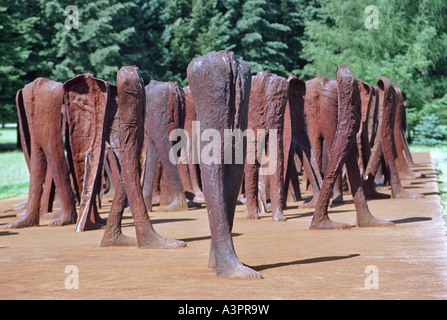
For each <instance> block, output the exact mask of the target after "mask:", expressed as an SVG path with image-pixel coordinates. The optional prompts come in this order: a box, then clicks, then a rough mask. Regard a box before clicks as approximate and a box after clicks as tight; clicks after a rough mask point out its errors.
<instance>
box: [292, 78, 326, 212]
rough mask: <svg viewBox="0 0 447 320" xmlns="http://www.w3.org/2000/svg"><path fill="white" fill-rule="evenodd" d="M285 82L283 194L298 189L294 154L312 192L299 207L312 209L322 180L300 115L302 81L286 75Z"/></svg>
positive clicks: (302, 92)
mask: <svg viewBox="0 0 447 320" xmlns="http://www.w3.org/2000/svg"><path fill="white" fill-rule="evenodd" d="M287 81H288V82H289V98H288V100H287V104H286V110H285V114H284V169H285V172H286V173H285V179H284V181H285V182H284V187H285V194H287V190H288V187H289V186H292V187H293V189H294V192H293V193H294V194H295V195H297V194H299V192H300V190H299V182H298V176H297V172H298V169H300V168H298V165H297V164H296V162H295V161H294V158H295V156H298V158H299V160H300V162H301V164H300V166H302V167H303V169H304V173H305V178H306V180H308V181H309V183H310V188H311V191H312V198H311V199H308V200H309V201H305V202H304V203H302V204H300V206H299V207H300V208H313V207H315V206H316V203H317V199H318V195H319V194H320V185H321V183H322V182H323V179H322V177H321V173H320V170H319V168H318V163H317V161H316V158H315V154H314V153H313V150H312V147H311V144H310V140H309V135H308V133H307V129H306V121H305V118H304V99H305V96H306V83H305V82H304V81H302V80H300V79H298V78H297V77H295V76H289V78H288V79H287ZM289 181H290V182H291V183H289ZM284 200H286V199H284Z"/></svg>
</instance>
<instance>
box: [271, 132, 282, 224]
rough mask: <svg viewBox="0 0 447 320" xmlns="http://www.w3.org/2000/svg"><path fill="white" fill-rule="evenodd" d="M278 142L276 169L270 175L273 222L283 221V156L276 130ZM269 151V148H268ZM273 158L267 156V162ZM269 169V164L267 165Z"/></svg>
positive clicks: (280, 138) (280, 140)
mask: <svg viewBox="0 0 447 320" xmlns="http://www.w3.org/2000/svg"><path fill="white" fill-rule="evenodd" d="M277 138H278V141H277V143H276V150H273V151H274V152H276V168H275V170H274V171H275V172H272V174H270V190H271V192H270V199H271V207H272V219H273V220H275V221H285V220H286V217H284V214H283V203H284V202H283V200H284V197H285V194H284V189H285V188H284V154H283V146H282V145H283V134H282V132H281V130H278V137H277ZM269 149H270V148H269ZM273 158H275V157H273V156H272V155H269V161H272V159H273ZM269 167H270V164H269Z"/></svg>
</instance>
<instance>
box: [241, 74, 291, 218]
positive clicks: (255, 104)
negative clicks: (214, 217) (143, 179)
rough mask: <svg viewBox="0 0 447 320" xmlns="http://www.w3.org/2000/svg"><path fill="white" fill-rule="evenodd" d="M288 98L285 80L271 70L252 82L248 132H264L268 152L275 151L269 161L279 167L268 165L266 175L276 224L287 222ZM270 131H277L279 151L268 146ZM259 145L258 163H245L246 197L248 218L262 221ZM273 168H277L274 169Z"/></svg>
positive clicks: (256, 160)
mask: <svg viewBox="0 0 447 320" xmlns="http://www.w3.org/2000/svg"><path fill="white" fill-rule="evenodd" d="M287 99H288V82H287V80H286V79H285V78H283V77H279V76H277V75H276V74H273V73H271V72H269V71H263V72H259V73H258V74H257V75H256V76H253V77H252V80H251V92H250V105H249V114H248V129H249V130H251V131H252V132H253V133H254V135H255V136H257V131H258V130H259V129H262V130H265V144H264V145H265V149H266V150H268V152H270V151H273V152H275V153H276V156H274V155H270V154H268V152H266V153H267V156H268V158H269V161H272V160H273V158H276V164H275V163H274V164H273V165H272V164H268V165H269V171H272V172H268V173H267V172H266V173H267V174H266V175H264V178H265V179H269V182H270V188H271V189H272V190H274V191H273V192H271V193H270V198H271V209H272V218H273V220H275V221H284V220H286V218H285V217H284V215H283V202H284V194H285V193H284V152H283V130H284V110H285V107H286V103H287ZM270 130H276V132H277V133H276V136H277V137H276V141H272V142H276V149H275V150H271V149H270V147H269V144H270V143H272V142H271V141H270V139H274V138H270V136H269V132H270ZM257 143H260V141H257ZM262 151H263V150H260V149H259V147H258V146H256V152H255V153H254V155H255V159H254V160H255V161H253V162H252V163H249V161H246V162H245V168H244V172H245V196H246V205H247V210H248V213H247V218H249V219H259V214H258V177H259V169H260V167H261V163H260V162H259V161H258V160H259V159H258V158H259V152H262ZM272 166H274V168H272Z"/></svg>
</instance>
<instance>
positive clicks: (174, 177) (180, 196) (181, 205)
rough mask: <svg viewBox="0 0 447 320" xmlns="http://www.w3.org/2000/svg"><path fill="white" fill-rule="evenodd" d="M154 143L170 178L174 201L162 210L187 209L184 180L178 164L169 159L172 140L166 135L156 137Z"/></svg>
mask: <svg viewBox="0 0 447 320" xmlns="http://www.w3.org/2000/svg"><path fill="white" fill-rule="evenodd" d="M154 144H155V146H156V148H157V152H158V154H159V156H160V159H161V162H162V164H163V170H164V171H165V172H166V177H167V178H168V183H169V189H170V191H171V194H172V202H171V203H170V204H169V205H168V206H166V207H163V208H161V210H162V211H177V210H187V209H188V203H187V202H186V197H185V193H184V191H183V186H182V180H181V178H180V175H179V171H178V168H177V165H176V164H173V163H171V161H170V160H169V150H170V148H171V146H172V145H171V142H170V141H169V140H167V139H165V135H160V136H159V137H157V136H155V137H154Z"/></svg>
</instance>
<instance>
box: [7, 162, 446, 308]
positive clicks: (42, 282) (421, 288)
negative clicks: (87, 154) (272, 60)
mask: <svg viewBox="0 0 447 320" xmlns="http://www.w3.org/2000/svg"><path fill="white" fill-rule="evenodd" d="M414 157H415V161H416V164H415V165H414V166H413V169H414V170H416V171H419V172H423V173H425V174H427V177H426V178H422V179H418V180H411V181H406V182H405V185H406V188H408V189H410V190H412V191H416V192H419V193H423V194H425V196H426V197H425V198H424V199H413V200H399V199H384V200H371V201H369V202H368V205H369V207H370V210H371V212H372V213H373V214H374V215H375V216H376V217H379V218H383V219H388V220H392V221H394V222H395V224H396V225H395V226H394V227H384V228H357V227H353V228H351V229H349V230H325V231H323V230H316V231H315V230H308V229H307V228H306V227H307V224H308V223H309V221H310V219H311V215H312V213H313V211H312V210H310V209H297V204H299V203H300V202H298V203H291V204H290V208H289V209H287V210H286V211H285V216H286V217H287V219H288V220H287V221H286V222H274V221H272V220H271V216H270V215H268V214H264V215H262V217H261V219H260V220H258V221H252V220H246V219H245V214H244V209H245V207H244V206H243V205H239V206H238V207H237V212H236V217H235V226H234V230H233V234H234V243H235V247H236V252H237V254H238V256H239V258H240V259H241V261H243V262H244V263H245V264H248V265H250V266H252V267H253V268H254V269H256V270H258V271H260V272H261V273H262V275H263V277H264V279H259V280H241V279H227V278H220V277H217V276H216V275H215V273H214V271H212V270H210V269H208V268H207V261H208V251H209V245H210V232H209V227H208V219H207V215H206V209H204V208H201V209H191V210H189V211H185V212H174V213H162V212H152V213H151V218H152V220H153V223H154V227H155V229H156V230H157V231H158V232H159V233H161V234H162V235H165V236H169V237H173V238H177V239H182V240H185V241H186V242H187V245H188V246H187V247H186V248H182V249H176V250H154V249H146V250H144V249H137V248H136V247H132V248H128V247H126V248H101V247H99V242H100V239H101V237H102V234H103V230H97V231H88V232H83V233H76V232H74V227H73V226H65V227H60V228H51V227H48V226H47V224H48V222H49V221H50V220H42V221H41V226H40V227H33V228H28V229H0V299H446V298H447V248H446V230H445V226H444V222H443V219H442V213H441V205H440V199H439V196H438V189H437V177H436V176H435V174H434V168H433V164H432V163H431V160H430V157H429V154H427V153H419V154H415V155H414ZM380 192H382V193H388V194H389V189H388V188H385V189H381V190H380ZM345 199H346V200H347V203H346V204H344V205H342V206H337V207H331V208H330V211H329V212H330V217H331V218H332V219H334V220H336V221H340V222H348V223H351V224H353V225H354V224H355V210H354V205H353V204H352V200H351V199H352V198H351V197H350V196H349V195H346V196H345ZM24 200H26V197H21V198H15V199H9V200H3V201H0V209H3V210H2V212H1V213H0V227H3V225H5V224H6V223H8V222H10V221H12V220H14V219H15V218H16V217H15V215H16V214H17V212H16V211H13V204H16V203H19V202H21V201H24ZM109 208H110V202H109V201H107V203H106V204H105V205H104V207H103V208H102V211H101V212H103V216H104V217H106V216H107V210H108V209H109ZM123 230H124V232H125V233H126V234H128V235H135V232H134V227H133V221H132V219H131V216H130V213H126V215H125V218H124V220H123ZM70 265H75V266H76V267H77V269H78V271H79V289H71V290H68V289H66V287H65V280H66V277H67V276H69V275H70V274H68V273H65V269H66V267H67V266H70ZM371 265H372V266H375V268H376V270H377V271H378V273H377V275H378V277H377V278H376V280H378V288H377V289H367V288H366V287H365V279H366V278H367V277H368V275H369V274H367V273H365V268H367V266H371Z"/></svg>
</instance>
